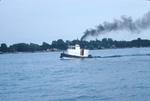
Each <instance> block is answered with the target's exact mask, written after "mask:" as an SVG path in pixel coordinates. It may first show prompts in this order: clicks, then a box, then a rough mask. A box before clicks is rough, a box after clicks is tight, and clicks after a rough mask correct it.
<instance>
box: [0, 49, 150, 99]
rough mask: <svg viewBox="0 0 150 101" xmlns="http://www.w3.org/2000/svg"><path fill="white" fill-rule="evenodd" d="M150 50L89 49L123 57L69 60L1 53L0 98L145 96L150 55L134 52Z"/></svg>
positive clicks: (148, 91)
mask: <svg viewBox="0 0 150 101" xmlns="http://www.w3.org/2000/svg"><path fill="white" fill-rule="evenodd" d="M149 53H150V48H131V49H108V50H96V51H91V54H92V55H94V56H97V55H98V56H103V57H105V56H113V55H121V56H122V57H110V58H92V59H71V60H60V59H59V54H60V53H59V52H50V53H19V54H2V55H0V101H149V100H150V56H149V55H143V56H142V55H141V56H138V55H137V56H135V55H133V54H149ZM124 55H125V56H124ZM126 55H127V56H126ZM132 55H133V56H132Z"/></svg>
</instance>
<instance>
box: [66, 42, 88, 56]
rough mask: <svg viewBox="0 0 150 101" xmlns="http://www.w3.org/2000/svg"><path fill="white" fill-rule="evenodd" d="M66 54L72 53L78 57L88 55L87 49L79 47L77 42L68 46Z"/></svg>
mask: <svg viewBox="0 0 150 101" xmlns="http://www.w3.org/2000/svg"><path fill="white" fill-rule="evenodd" d="M67 54H68V55H73V56H79V57H88V56H89V50H87V49H81V48H80V46H79V45H78V44H76V45H75V46H70V47H69V48H68V49H67Z"/></svg>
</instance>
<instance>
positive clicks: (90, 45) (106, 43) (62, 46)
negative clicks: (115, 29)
mask: <svg viewBox="0 0 150 101" xmlns="http://www.w3.org/2000/svg"><path fill="white" fill-rule="evenodd" d="M75 44H79V45H80V46H81V47H82V48H87V49H90V50H94V49H105V48H131V47H150V40H146V39H141V38H138V39H136V40H132V41H116V40H113V39H111V38H104V39H102V40H97V39H96V40H91V41H80V40H78V39H77V40H72V41H69V40H67V41H64V40H62V39H58V40H56V41H52V43H51V44H49V43H46V42H43V43H42V45H38V44H35V43H30V44H27V43H17V44H13V45H10V46H8V45H7V44H6V43H1V45H0V53H3V52H36V51H58V50H66V49H67V48H68V46H70V45H75Z"/></svg>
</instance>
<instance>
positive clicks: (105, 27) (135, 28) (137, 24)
mask: <svg viewBox="0 0 150 101" xmlns="http://www.w3.org/2000/svg"><path fill="white" fill-rule="evenodd" d="M149 28H150V11H149V12H148V13H146V14H145V15H144V16H143V17H142V18H138V19H137V20H135V21H133V19H132V18H131V17H125V16H122V17H121V20H117V19H115V20H114V21H113V22H104V23H103V24H100V25H98V26H97V27H96V28H95V29H90V30H86V31H85V32H84V35H83V36H82V37H81V41H82V40H85V39H86V38H87V37H88V36H98V35H101V34H106V33H109V32H111V31H119V30H127V31H130V32H132V33H140V32H141V31H142V30H144V29H149Z"/></svg>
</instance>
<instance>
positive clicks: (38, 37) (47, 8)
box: [0, 0, 150, 44]
mask: <svg viewBox="0 0 150 101" xmlns="http://www.w3.org/2000/svg"><path fill="white" fill-rule="evenodd" d="M149 10H150V2H149V1H147V0H1V1H0V43H2V42H5V43H8V44H12V43H18V42H27V43H30V42H34V43H41V42H43V41H45V42H51V41H52V40H57V39H59V38H62V39H64V40H67V39H68V40H72V39H77V38H79V39H80V38H81V36H82V35H83V32H84V31H85V30H86V29H88V28H94V27H95V26H96V25H98V24H99V23H103V22H104V21H110V22H111V21H113V19H114V18H116V19H120V16H122V15H126V16H132V17H133V19H136V18H139V17H142V15H143V14H145V13H146V12H148V11H149ZM103 37H107V38H108V37H110V38H113V39H117V40H131V39H135V38H137V37H141V38H149V39H150V30H147V31H144V32H142V33H141V34H131V33H129V32H125V31H121V32H115V33H114V32H112V33H108V34H105V35H103V36H99V37H98V38H99V39H101V38H103ZM91 39H92V38H91Z"/></svg>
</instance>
